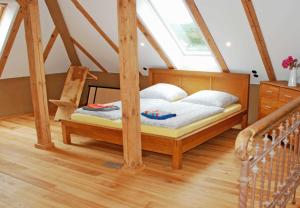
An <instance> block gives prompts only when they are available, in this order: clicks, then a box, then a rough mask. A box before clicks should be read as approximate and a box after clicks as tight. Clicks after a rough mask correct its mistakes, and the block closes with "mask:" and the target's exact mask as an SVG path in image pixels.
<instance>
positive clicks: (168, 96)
mask: <svg viewBox="0 0 300 208" xmlns="http://www.w3.org/2000/svg"><path fill="white" fill-rule="evenodd" d="M187 95H188V94H187V93H186V92H185V91H184V90H183V89H181V88H180V87H177V86H175V85H171V84H165V83H158V84H156V85H153V86H151V87H148V88H146V89H144V90H142V91H141V92H140V96H141V98H151V99H163V100H167V101H170V102H172V101H176V100H180V99H182V98H185V97H186V96H187Z"/></svg>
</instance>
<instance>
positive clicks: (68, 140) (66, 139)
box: [61, 123, 71, 144]
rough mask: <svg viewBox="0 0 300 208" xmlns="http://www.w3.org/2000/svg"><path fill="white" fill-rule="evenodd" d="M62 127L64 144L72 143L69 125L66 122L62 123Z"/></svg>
mask: <svg viewBox="0 0 300 208" xmlns="http://www.w3.org/2000/svg"><path fill="white" fill-rule="evenodd" d="M61 128H62V135H63V142H64V144H71V134H70V131H69V130H68V127H67V126H66V125H65V124H64V123H62V124H61Z"/></svg>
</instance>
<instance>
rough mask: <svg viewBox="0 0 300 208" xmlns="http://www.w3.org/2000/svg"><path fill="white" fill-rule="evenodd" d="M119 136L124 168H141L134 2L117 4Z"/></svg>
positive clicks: (123, 0)
mask: <svg viewBox="0 0 300 208" xmlns="http://www.w3.org/2000/svg"><path fill="white" fill-rule="evenodd" d="M118 28H119V30H118V31H119V46H120V50H119V58H120V86H121V101H122V129H123V131H122V135H123V152H124V153H123V154H124V160H125V165H124V167H125V168H130V169H137V168H140V167H142V164H143V163H142V145H141V119H140V94H139V69H138V47H137V14H136V0H118Z"/></svg>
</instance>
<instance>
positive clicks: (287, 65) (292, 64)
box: [282, 56, 300, 87]
mask: <svg viewBox="0 0 300 208" xmlns="http://www.w3.org/2000/svg"><path fill="white" fill-rule="evenodd" d="M282 67H283V68H284V69H288V70H290V78H289V82H288V86H289V87H296V86H297V69H298V68H299V67H300V63H298V59H296V58H295V57H293V56H289V57H287V58H286V59H284V60H283V61H282Z"/></svg>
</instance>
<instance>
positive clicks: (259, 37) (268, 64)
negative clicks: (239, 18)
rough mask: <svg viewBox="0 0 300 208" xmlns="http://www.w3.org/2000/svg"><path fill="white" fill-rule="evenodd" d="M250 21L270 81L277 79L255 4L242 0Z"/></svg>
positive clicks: (249, 0) (250, 0) (248, 0)
mask: <svg viewBox="0 0 300 208" xmlns="http://www.w3.org/2000/svg"><path fill="white" fill-rule="evenodd" d="M241 1H242V4H243V7H244V10H245V13H246V16H247V19H248V22H249V24H250V27H251V30H252V33H253V36H254V39H255V42H256V45H257V48H258V50H259V53H260V56H261V58H262V61H263V64H264V66H265V69H266V72H267V75H268V77H269V80H270V81H275V80H276V76H275V73H274V68H273V64H272V61H271V58H270V56H269V52H268V49H267V45H266V42H265V39H264V36H263V33H262V30H261V28H260V25H259V21H258V18H257V15H256V12H255V9H254V5H253V2H252V0H241Z"/></svg>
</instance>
